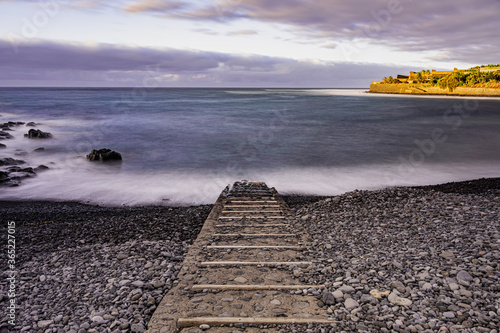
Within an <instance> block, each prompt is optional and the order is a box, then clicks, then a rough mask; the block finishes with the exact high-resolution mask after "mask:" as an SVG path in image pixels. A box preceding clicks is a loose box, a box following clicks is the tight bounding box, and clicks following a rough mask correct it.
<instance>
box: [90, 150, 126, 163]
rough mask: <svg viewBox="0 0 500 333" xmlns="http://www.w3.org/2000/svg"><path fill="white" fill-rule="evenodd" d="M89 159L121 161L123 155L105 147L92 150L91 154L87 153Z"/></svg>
mask: <svg viewBox="0 0 500 333" xmlns="http://www.w3.org/2000/svg"><path fill="white" fill-rule="evenodd" d="M87 159H88V160H89V161H101V162H113V161H121V160H122V155H121V154H120V153H117V152H116V151H114V150H111V149H107V148H103V149H99V150H95V149H94V150H92V151H91V152H90V154H88V155H87Z"/></svg>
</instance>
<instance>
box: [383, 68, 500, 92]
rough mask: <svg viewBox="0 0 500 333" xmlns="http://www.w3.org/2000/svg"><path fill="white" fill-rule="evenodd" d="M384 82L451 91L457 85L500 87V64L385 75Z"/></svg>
mask: <svg viewBox="0 0 500 333" xmlns="http://www.w3.org/2000/svg"><path fill="white" fill-rule="evenodd" d="M382 83H386V84H391V83H402V84H404V83H422V84H425V86H428V87H440V88H441V89H448V90H449V91H450V92H452V91H453V90H455V88H457V87H477V88H500V64H498V65H482V66H476V67H473V68H470V69H465V70H458V69H455V70H454V71H443V72H437V71H435V70H433V71H430V70H422V71H420V72H410V75H409V76H405V75H398V78H393V77H392V76H389V77H384V78H383V79H382Z"/></svg>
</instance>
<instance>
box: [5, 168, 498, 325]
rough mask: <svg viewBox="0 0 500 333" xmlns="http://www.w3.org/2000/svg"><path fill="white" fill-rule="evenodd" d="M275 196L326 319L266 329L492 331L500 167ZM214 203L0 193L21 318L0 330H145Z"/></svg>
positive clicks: (303, 275) (303, 277)
mask: <svg viewBox="0 0 500 333" xmlns="http://www.w3.org/2000/svg"><path fill="white" fill-rule="evenodd" d="M269 185H272V184H269ZM278 191H279V189H278ZM284 198H285V200H286V201H287V203H288V204H289V206H290V208H291V213H292V215H294V216H295V217H296V220H297V221H298V223H301V224H303V225H304V226H305V228H306V230H307V232H308V234H309V236H310V243H311V245H312V246H311V247H310V249H309V250H308V251H307V252H305V253H304V254H303V257H304V259H307V260H310V261H312V262H314V265H311V266H309V267H307V268H297V267H291V268H290V274H293V275H294V276H295V277H297V278H298V279H300V281H301V282H303V283H307V284H324V285H326V290H323V291H321V293H318V294H317V301H318V304H319V305H320V306H321V307H322V308H324V309H325V311H326V312H327V313H328V314H329V316H330V317H331V318H332V319H333V320H334V321H335V323H332V324H330V325H306V326H294V325H287V326H285V325H282V326H275V327H274V328H275V329H277V330H279V331H282V332H342V331H344V332H437V331H440V332H489V333H494V332H498V329H497V327H498V326H499V325H500V310H499V308H500V298H499V295H500V281H499V278H500V231H499V227H500V209H499V207H500V179H499V178H495V179H481V180H475V181H468V182H460V183H450V184H444V185H437V186H426V187H414V188H410V187H405V188H387V189H382V190H377V191H354V192H348V193H345V194H343V195H340V196H335V197H311V196H301V195H286V196H284ZM211 208H212V206H211V205H203V206H194V207H167V206H158V207H157V206H152V207H99V206H91V205H84V204H79V203H71V202H28V201H26V202H23V201H16V202H12V201H11V202H8V201H4V202H0V214H1V216H2V230H3V234H4V235H5V234H6V230H7V225H6V224H7V221H14V222H15V236H16V273H17V285H16V305H17V311H16V320H15V322H16V324H15V326H12V325H10V324H9V323H8V318H7V317H5V316H3V317H2V318H1V319H0V332H2V333H3V332H78V333H80V332H82V333H83V332H116V333H118V332H144V331H145V330H146V328H147V324H148V321H149V319H150V318H151V316H152V314H153V312H154V310H155V309H156V306H157V305H158V304H159V302H160V301H161V299H162V297H163V295H165V293H166V292H167V291H168V290H169V289H170V287H171V286H172V285H173V284H174V283H175V278H176V275H177V273H178V272H179V270H180V268H181V264H182V261H183V258H184V256H185V254H186V253H187V250H188V249H189V246H190V245H191V244H192V243H193V241H194V240H195V239H196V237H197V234H198V232H199V231H200V229H201V227H202V225H203V223H204V221H205V219H206V217H207V216H208V214H209V212H210V210H211ZM4 224H5V225H4ZM5 244H6V237H4V236H2V245H3V246H2V248H6V246H5ZM287 269H288V268H287ZM7 277H8V272H7V271H5V270H3V276H2V279H1V280H0V285H1V291H0V307H1V308H3V309H5V308H7V306H8V302H9V298H8V296H7V293H6V291H7V289H8V281H7ZM297 292H302V291H297ZM306 292H307V291H306ZM192 330H193V332H195V331H201V329H199V328H193V329H192ZM238 331H241V332H244V331H245V329H244V328H235V329H234V332H238Z"/></svg>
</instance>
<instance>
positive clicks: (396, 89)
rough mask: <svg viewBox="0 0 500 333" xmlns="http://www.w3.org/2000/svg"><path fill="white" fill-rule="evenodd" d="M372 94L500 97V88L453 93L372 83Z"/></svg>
mask: <svg viewBox="0 0 500 333" xmlns="http://www.w3.org/2000/svg"><path fill="white" fill-rule="evenodd" d="M367 92H368V93H371V94H396V95H420V96H422V95H425V96H452V97H490V98H495V97H497V98H498V97H500V88H486V87H481V88H471V87H457V88H455V89H454V90H453V91H449V90H445V89H441V88H439V87H437V86H426V85H425V84H421V83H410V84H408V83H383V84H382V83H372V84H370V89H369V90H368V91H367Z"/></svg>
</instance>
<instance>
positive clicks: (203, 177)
mask: <svg viewBox="0 0 500 333" xmlns="http://www.w3.org/2000/svg"><path fill="white" fill-rule="evenodd" d="M78 165H80V167H76V166H78ZM73 166H74V167H76V168H73V169H72V170H71V169H70V168H58V167H57V166H56V167H53V169H51V170H49V171H46V172H43V173H40V174H39V176H38V177H36V178H33V179H29V180H25V181H24V182H23V184H22V185H21V186H19V187H16V188H3V189H2V190H1V192H0V199H9V200H19V199H24V200H25V199H29V200H57V201H67V200H69V201H80V202H85V203H93V204H100V205H111V206H120V205H150V204H152V205H158V204H163V205H194V204H210V203H214V202H215V200H216V199H217V197H218V195H219V194H220V192H221V191H222V190H223V189H224V187H225V186H226V185H228V184H230V183H232V182H233V181H236V180H241V179H248V180H252V181H265V182H266V183H267V184H268V185H269V186H273V187H275V188H276V189H277V190H278V191H279V192H280V193H300V194H310V195H314V194H315V195H329V196H333V195H338V194H342V193H345V192H348V191H352V190H355V189H360V190H372V189H380V188H384V187H388V186H410V185H430V184H438V183H443V182H450V181H462V180H468V179H475V178H481V177H499V176H500V172H499V171H498V168H497V166H496V165H482V164H461V165H459V164H450V165H432V166H430V165H427V166H422V167H418V168H415V169H413V170H404V171H405V172H403V171H402V169H401V168H399V167H397V166H389V165H366V166H360V167H355V168H347V167H342V168H293V169H292V168H290V169H287V168H282V169H277V170H267V171H257V170H254V171H251V172H248V173H246V174H217V173H216V172H196V171H165V172H154V173H153V172H152V173H143V174H137V173H133V172H130V171H123V170H121V169H120V168H119V167H113V166H105V165H100V164H95V163H90V162H88V161H85V160H83V159H79V160H78V162H76V164H74V165H73Z"/></svg>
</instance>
